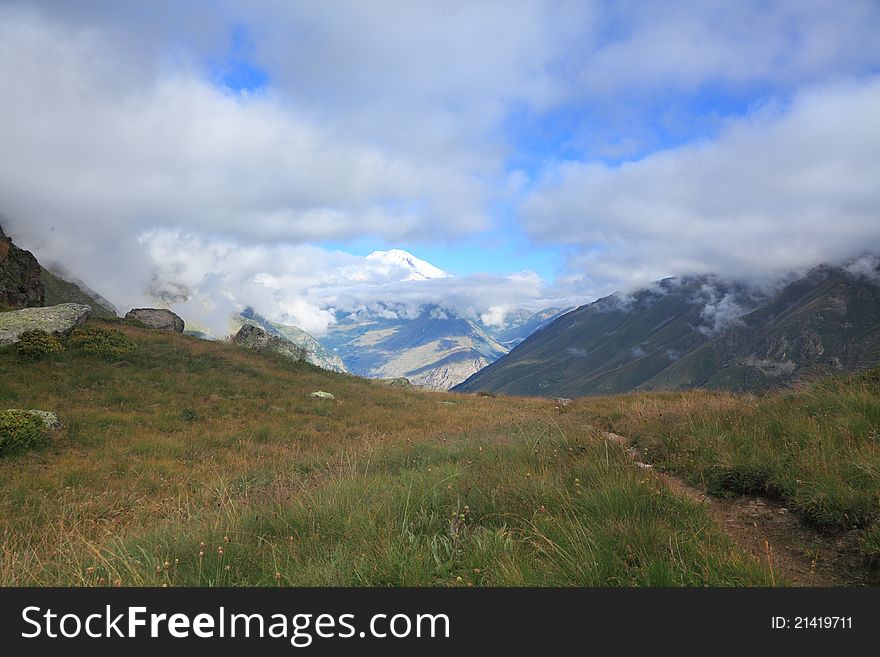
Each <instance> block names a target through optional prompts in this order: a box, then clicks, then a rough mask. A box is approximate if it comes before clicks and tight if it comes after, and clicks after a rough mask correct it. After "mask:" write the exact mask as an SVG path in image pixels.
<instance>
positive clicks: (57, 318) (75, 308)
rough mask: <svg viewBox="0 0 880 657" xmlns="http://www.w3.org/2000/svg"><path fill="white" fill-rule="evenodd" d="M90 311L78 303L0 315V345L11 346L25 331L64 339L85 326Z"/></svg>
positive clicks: (26, 309) (24, 309)
mask: <svg viewBox="0 0 880 657" xmlns="http://www.w3.org/2000/svg"><path fill="white" fill-rule="evenodd" d="M91 311H92V309H91V308H90V307H89V306H84V305H81V304H78V303H62V304H59V305H57V306H46V307H42V308H22V309H20V310H12V311H10V312H5V313H0V344H13V343H15V342H18V340H19V337H20V336H21V334H22V333H24V332H25V331H44V332H45V333H50V334H52V335H56V336H58V337H62V338H66V337H67V336H68V335H70V332H71V331H73V329H75V328H76V327H77V326H81V325H82V324H85V321H86V320H87V319H88V318H89V313H91Z"/></svg>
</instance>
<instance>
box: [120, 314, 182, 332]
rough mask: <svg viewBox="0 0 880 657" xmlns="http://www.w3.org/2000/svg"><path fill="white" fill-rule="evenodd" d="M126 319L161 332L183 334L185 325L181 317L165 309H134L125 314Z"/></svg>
mask: <svg viewBox="0 0 880 657" xmlns="http://www.w3.org/2000/svg"><path fill="white" fill-rule="evenodd" d="M125 319H133V320H135V321H138V322H140V323H141V324H144V325H145V326H148V327H150V328H154V329H159V330H160V331H174V332H175V333H183V326H184V324H183V320H182V319H181V318H180V316H179V315H177V314H175V313H173V312H171V311H170V310H165V309H164V308H132V309H131V310H129V311H128V312H127V313H125Z"/></svg>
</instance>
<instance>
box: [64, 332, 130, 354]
mask: <svg viewBox="0 0 880 657" xmlns="http://www.w3.org/2000/svg"><path fill="white" fill-rule="evenodd" d="M70 342H71V343H73V344H75V345H76V346H77V347H79V348H80V349H82V350H83V351H85V352H88V353H91V354H98V355H100V356H111V357H113V356H122V355H124V354H127V353H130V352H132V351H134V350H135V349H137V347H136V346H135V344H134V343H133V342H132V341H131V340H129V339H128V336H126V335H125V333H123V332H122V331H117V330H116V329H102V328H97V327H95V326H88V327H85V328H78V329H74V331H73V333H71V334H70Z"/></svg>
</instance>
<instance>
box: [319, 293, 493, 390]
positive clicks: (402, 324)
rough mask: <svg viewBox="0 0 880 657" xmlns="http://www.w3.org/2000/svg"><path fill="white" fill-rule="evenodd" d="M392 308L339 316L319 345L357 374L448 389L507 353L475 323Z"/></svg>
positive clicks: (433, 308) (431, 309)
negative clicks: (331, 351) (404, 380)
mask: <svg viewBox="0 0 880 657" xmlns="http://www.w3.org/2000/svg"><path fill="white" fill-rule="evenodd" d="M403 314H404V312H403V311H401V310H400V309H397V308H396V306H394V305H393V304H388V305H383V304H379V305H378V306H377V308H376V309H374V310H373V311H367V312H361V313H337V322H336V324H335V325H333V326H331V327H330V329H329V331H328V333H327V335H325V336H323V337H322V338H321V342H322V343H323V344H324V345H325V346H326V347H327V348H328V349H331V350H333V351H334V352H335V353H337V354H339V356H340V357H341V358H342V359H343V361H344V362H345V363H346V365H347V367H348V369H349V370H350V371H351V372H352V373H353V374H357V375H358V376H365V377H368V378H383V379H385V378H397V377H405V378H407V379H409V380H410V381H412V383H414V384H416V385H420V386H423V387H427V388H432V389H436V390H447V389H449V388H451V387H452V386H454V385H456V384H457V383H460V382H462V381H464V380H465V379H466V378H467V377H468V376H470V375H471V374H473V373H474V372H476V371H478V370H479V369H481V368H483V367H485V366H486V365H488V364H489V363H491V362H492V361H494V360H496V359H497V358H499V357H501V356H502V355H504V354H505V353H507V349H506V348H505V347H504V346H503V345H501V344H499V343H498V342H497V341H496V340H495V339H494V338H493V337H492V336H491V335H489V334H488V333H487V332H486V331H485V330H484V329H483V328H481V327H480V326H478V325H477V324H476V323H475V322H473V321H471V320H468V319H464V318H462V317H460V316H458V315H457V314H456V313H455V312H454V311H452V310H450V309H447V308H442V307H440V306H438V305H436V304H426V305H424V306H422V307H421V308H419V309H418V311H417V314H416V316H415V317H411V316H409V315H406V316H400V315H403Z"/></svg>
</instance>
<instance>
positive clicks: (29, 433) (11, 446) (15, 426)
mask: <svg viewBox="0 0 880 657" xmlns="http://www.w3.org/2000/svg"><path fill="white" fill-rule="evenodd" d="M45 431H46V426H45V425H44V424H43V421H42V420H41V419H40V418H38V417H35V416H34V415H32V414H30V413H28V412H27V411H20V410H9V411H0V456H2V455H4V454H8V453H10V452H14V451H17V450H19V449H26V448H28V447H33V446H34V445H37V444H39V443H40V442H42V440H43V436H44V435H45Z"/></svg>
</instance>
